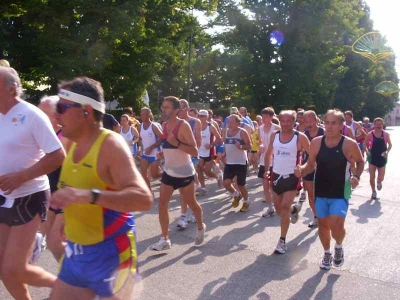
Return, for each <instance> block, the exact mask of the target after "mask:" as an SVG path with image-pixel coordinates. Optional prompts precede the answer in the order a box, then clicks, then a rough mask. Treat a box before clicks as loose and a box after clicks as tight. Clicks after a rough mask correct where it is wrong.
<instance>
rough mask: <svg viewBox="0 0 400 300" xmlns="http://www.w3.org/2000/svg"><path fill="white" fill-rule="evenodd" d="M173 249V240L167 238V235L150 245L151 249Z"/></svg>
mask: <svg viewBox="0 0 400 300" xmlns="http://www.w3.org/2000/svg"><path fill="white" fill-rule="evenodd" d="M168 249H171V240H169V239H168V240H166V239H165V237H161V238H160V240H159V241H158V242H157V243H155V244H153V245H151V246H150V250H154V251H162V250H168Z"/></svg>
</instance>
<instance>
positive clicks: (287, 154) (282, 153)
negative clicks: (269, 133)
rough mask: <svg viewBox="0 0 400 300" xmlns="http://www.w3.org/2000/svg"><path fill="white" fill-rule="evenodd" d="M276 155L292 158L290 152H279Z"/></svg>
mask: <svg viewBox="0 0 400 300" xmlns="http://www.w3.org/2000/svg"><path fill="white" fill-rule="evenodd" d="M276 155H280V156H290V152H289V151H281V150H278V152H277V153H276Z"/></svg>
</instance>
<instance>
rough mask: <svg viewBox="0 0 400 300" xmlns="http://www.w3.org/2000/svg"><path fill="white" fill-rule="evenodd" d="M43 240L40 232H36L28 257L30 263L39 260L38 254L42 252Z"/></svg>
mask: <svg viewBox="0 0 400 300" xmlns="http://www.w3.org/2000/svg"><path fill="white" fill-rule="evenodd" d="M43 241H44V236H43V235H42V234H41V233H40V232H36V237H35V244H34V246H33V252H32V256H31V258H30V259H29V263H30V264H34V263H36V262H37V261H38V260H39V258H40V254H41V253H42V250H43V248H42V244H43Z"/></svg>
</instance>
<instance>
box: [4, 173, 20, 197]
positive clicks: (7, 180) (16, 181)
mask: <svg viewBox="0 0 400 300" xmlns="http://www.w3.org/2000/svg"><path fill="white" fill-rule="evenodd" d="M25 181H26V177H25V175H24V173H23V172H17V173H12V174H6V175H3V176H0V189H1V190H2V191H3V192H4V195H9V194H11V193H12V192H13V191H14V190H15V189H17V188H19V187H20V186H21V185H22V184H23V183H24V182H25Z"/></svg>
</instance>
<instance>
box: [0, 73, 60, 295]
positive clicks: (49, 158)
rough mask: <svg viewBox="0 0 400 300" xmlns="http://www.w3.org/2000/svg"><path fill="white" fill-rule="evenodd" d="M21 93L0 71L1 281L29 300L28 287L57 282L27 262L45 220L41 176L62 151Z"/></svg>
mask: <svg viewBox="0 0 400 300" xmlns="http://www.w3.org/2000/svg"><path fill="white" fill-rule="evenodd" d="M21 93H22V86H21V80H20V78H19V76H18V73H17V72H16V71H15V70H14V69H12V68H8V67H0V135H1V139H0V149H1V159H0V266H1V271H0V272H1V273H0V279H1V280H2V281H3V284H4V286H5V287H6V289H7V290H8V291H9V293H10V294H11V296H12V297H13V298H15V299H21V300H25V299H27V300H28V299H31V297H30V295H29V291H28V285H33V286H40V287H48V288H52V287H53V286H54V283H55V281H56V279H57V278H56V277H55V276H54V275H52V274H50V273H48V272H46V271H45V270H43V269H42V268H40V267H37V266H33V265H30V264H29V263H28V262H29V259H30V258H31V256H32V249H33V246H34V241H35V236H36V232H37V231H38V229H39V225H40V223H41V222H44V221H45V220H46V217H47V209H48V205H49V201H50V185H49V180H48V178H47V176H46V174H48V173H51V172H52V171H54V170H55V169H57V168H58V167H59V166H60V165H61V163H62V160H63V159H64V157H65V152H64V150H63V149H62V145H61V142H60V140H59V139H58V138H57V136H56V134H55V132H54V130H53V127H52V125H51V123H50V120H49V118H48V117H47V116H46V115H45V114H44V113H43V112H42V111H41V110H40V109H39V108H37V107H36V106H34V105H32V104H30V103H28V102H26V101H24V100H22V99H21V98H20V96H21Z"/></svg>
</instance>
